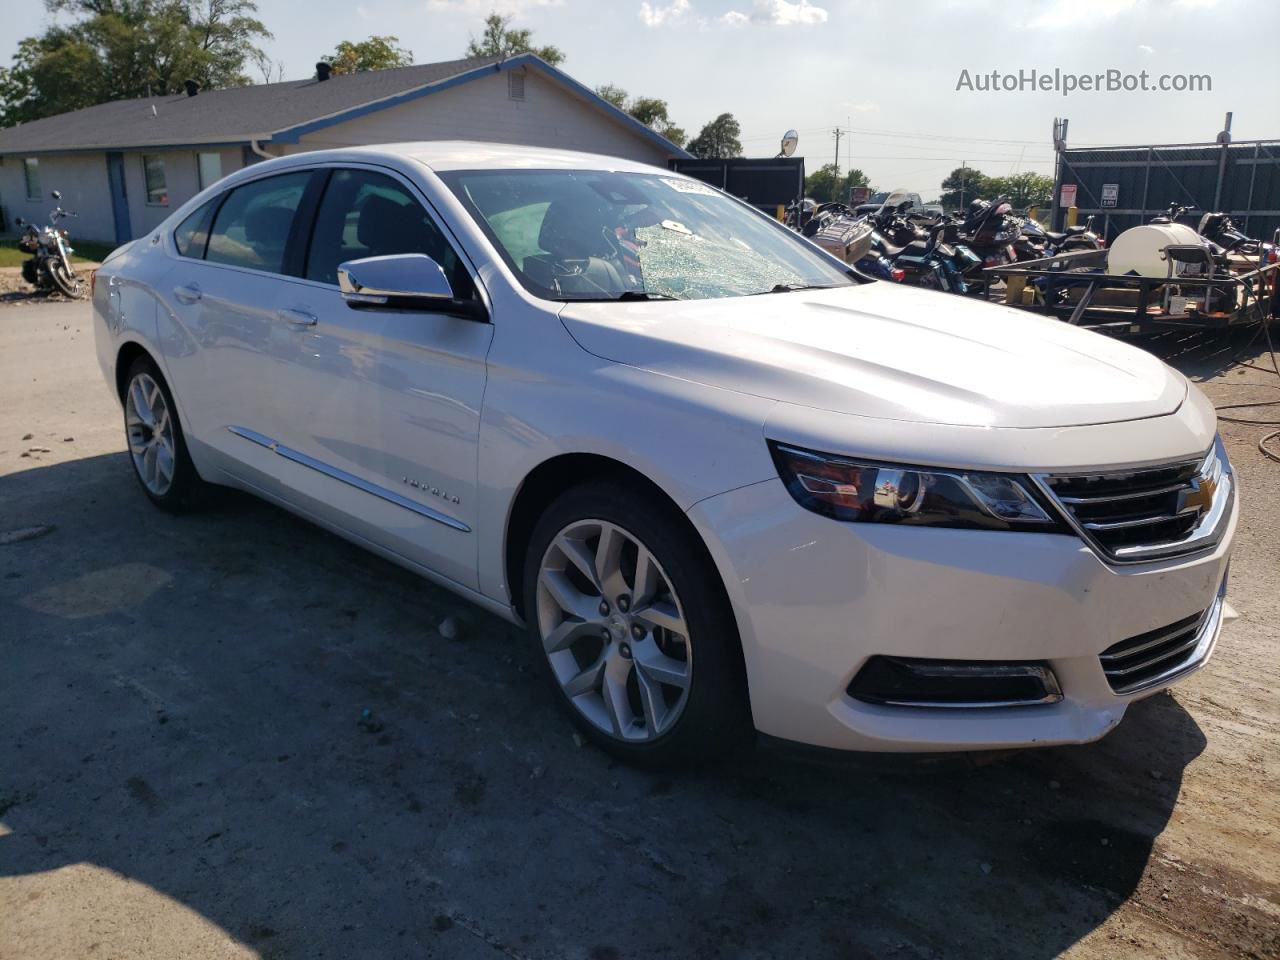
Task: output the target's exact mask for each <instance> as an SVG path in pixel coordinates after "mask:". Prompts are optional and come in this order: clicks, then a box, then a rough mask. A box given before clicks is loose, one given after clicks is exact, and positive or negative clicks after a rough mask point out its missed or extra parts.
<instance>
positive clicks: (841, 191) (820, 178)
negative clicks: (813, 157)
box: [804, 163, 871, 203]
mask: <svg viewBox="0 0 1280 960" xmlns="http://www.w3.org/2000/svg"><path fill="white" fill-rule="evenodd" d="M870 185H871V182H870V181H869V180H868V179H867V175H866V174H865V173H863V172H862V171H861V170H859V169H857V168H856V167H855V168H854V169H852V170H850V171H848V172H847V173H844V174H841V173H840V172H839V171H838V170H837V169H836V165H835V164H834V163H828V164H826V165H825V166H822V167H819V168H818V170H817V171H816V172H814V173H811V174H809V176H807V177H805V178H804V195H805V196H806V197H812V198H813V199H814V200H817V201H818V202H819V203H827V202H828V201H830V200H839V201H840V202H841V203H848V202H849V195H850V193H851V192H852V191H853V188H854V187H867V186H870Z"/></svg>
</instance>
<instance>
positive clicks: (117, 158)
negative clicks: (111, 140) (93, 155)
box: [107, 150, 133, 243]
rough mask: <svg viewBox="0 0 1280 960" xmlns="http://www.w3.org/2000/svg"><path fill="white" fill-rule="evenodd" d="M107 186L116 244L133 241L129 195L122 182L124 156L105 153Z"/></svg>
mask: <svg viewBox="0 0 1280 960" xmlns="http://www.w3.org/2000/svg"><path fill="white" fill-rule="evenodd" d="M107 184H108V185H109V187H110V189H111V219H112V221H113V222H114V223H115V229H116V243H128V242H129V241H130V240H132V239H133V223H132V222H131V221H130V219H129V193H128V189H127V188H126V187H125V182H124V154H123V153H122V152H121V151H119V150H110V151H108V152H107Z"/></svg>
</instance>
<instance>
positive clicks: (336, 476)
mask: <svg viewBox="0 0 1280 960" xmlns="http://www.w3.org/2000/svg"><path fill="white" fill-rule="evenodd" d="M227 429H228V430H229V431H230V432H231V433H233V434H235V435H236V436H237V437H240V438H242V439H244V440H248V441H249V442H250V443H256V444H257V445H258V446H260V447H265V448H267V449H268V450H271V451H272V452H273V453H276V454H278V455H280V456H282V457H284V458H285V459H286V460H289V461H291V462H293V463H296V464H299V465H300V466H304V467H309V468H310V469H312V470H314V471H315V472H316V473H322V474H324V475H325V476H326V477H329V478H331V479H333V480H337V481H339V482H340V483H345V484H346V485H347V486H349V487H355V488H356V489H357V490H363V491H364V492H365V493H368V494H372V495H373V496H375V497H378V498H379V499H381V500H385V501H387V502H388V503H394V504H395V505H396V506H397V507H403V508H404V509H405V510H408V511H410V512H411V513H416V514H417V515H418V516H420V517H426V518H427V519H428V520H434V521H435V522H436V523H442V524H444V525H445V526H446V527H449V528H451V529H453V530H457V531H459V532H461V533H470V532H471V528H470V527H469V526H467V525H466V524H465V523H463V522H462V521H461V520H458V519H456V518H454V517H451V516H449V515H448V514H447V513H441V512H440V511H439V510H433V509H431V508H430V507H428V506H426V505H425V504H422V503H418V502H417V501H416V500H410V499H409V498H408V497H405V496H402V495H401V494H399V493H396V492H395V491H394V490H388V489H387V488H386V487H382V486H379V485H378V484H376V483H370V482H369V481H368V480H364V479H362V478H360V477H357V476H356V475H355V474H352V473H347V472H346V471H345V470H339V469H338V468H337V467H334V466H331V465H329V464H327V463H325V462H324V461H322V460H317V459H316V458H315V457H310V456H307V454H305V453H303V452H301V451H300V450H294V449H293V448H292V447H286V446H284V445H283V444H281V443H279V442H277V441H275V440H272V439H271V438H270V437H268V436H264V435H263V434H261V433H258V432H257V431H256V430H250V429H249V428H248V427H237V426H228V427H227Z"/></svg>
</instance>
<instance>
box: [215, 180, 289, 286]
mask: <svg viewBox="0 0 1280 960" xmlns="http://www.w3.org/2000/svg"><path fill="white" fill-rule="evenodd" d="M310 178H311V174H310V173H307V172H303V173H286V174H282V175H281V176H278V177H267V178H265V179H263V180H255V181H253V183H246V184H245V185H244V186H243V187H236V188H235V189H234V190H232V191H231V193H230V194H229V195H228V196H227V199H226V202H224V203H223V204H222V207H221V208H220V209H219V210H218V214H217V217H216V218H215V219H214V222H213V231H212V233H210V235H209V249H208V252H207V253H206V254H205V259H206V260H208V261H209V262H210V263H225V264H228V265H230V266H234V267H251V268H253V269H254V270H266V271H268V272H270V273H283V272H284V269H283V268H284V254H285V247H286V245H287V244H288V242H289V231H290V229H291V228H292V227H293V216H294V214H295V213H296V212H297V210H298V204H299V203H300V202H301V200H302V194H303V192H304V191H305V190H306V188H307V181H308V180H310Z"/></svg>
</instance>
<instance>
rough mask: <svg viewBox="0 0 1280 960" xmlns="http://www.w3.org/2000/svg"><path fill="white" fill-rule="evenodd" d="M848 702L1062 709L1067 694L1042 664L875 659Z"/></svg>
mask: <svg viewBox="0 0 1280 960" xmlns="http://www.w3.org/2000/svg"><path fill="white" fill-rule="evenodd" d="M848 693H849V696H851V697H853V698H854V699H855V700H861V701H863V702H864V703H874V704H879V705H882V706H893V707H938V708H943V709H979V708H983V707H1029V706H1039V705H1043V704H1049V703H1057V702H1058V701H1059V700H1061V699H1062V688H1061V687H1059V686H1058V678H1057V677H1055V676H1054V673H1053V670H1052V669H1050V667H1049V665H1048V664H1046V663H1043V662H1018V663H993V662H989V661H977V660H927V659H910V658H907V657H885V656H875V657H872V658H871V659H869V660H868V661H867V662H866V663H865V664H864V665H863V667H862V669H861V670H859V671H858V675H857V676H856V677H854V678H853V682H852V683H850V684H849V689H848Z"/></svg>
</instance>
